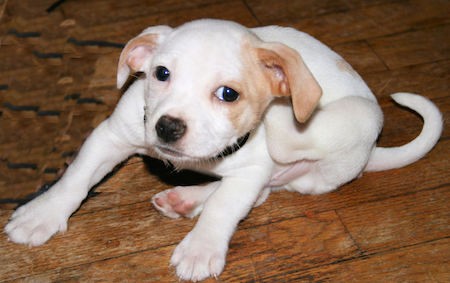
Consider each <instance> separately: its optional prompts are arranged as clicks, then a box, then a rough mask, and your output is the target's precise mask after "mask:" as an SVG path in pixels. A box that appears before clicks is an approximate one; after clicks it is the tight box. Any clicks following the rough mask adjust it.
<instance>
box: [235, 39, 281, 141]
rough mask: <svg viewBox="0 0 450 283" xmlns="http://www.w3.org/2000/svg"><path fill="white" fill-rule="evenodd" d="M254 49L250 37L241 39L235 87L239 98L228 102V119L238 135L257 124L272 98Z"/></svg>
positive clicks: (268, 82) (269, 86)
mask: <svg viewBox="0 0 450 283" xmlns="http://www.w3.org/2000/svg"><path fill="white" fill-rule="evenodd" d="M255 50H256V49H255V48H254V47H253V45H252V44H251V39H246V40H244V41H243V44H242V47H241V54H240V55H241V60H242V61H241V62H242V70H241V76H242V81H241V82H239V86H238V87H237V89H239V91H240V97H239V100H237V101H236V102H234V103H233V104H230V107H229V109H228V111H229V112H228V116H229V119H230V121H231V123H232V124H233V126H234V128H235V129H236V130H237V131H238V134H239V135H243V134H245V133H246V132H247V131H249V130H251V129H253V128H255V127H256V126H257V125H258V124H259V122H260V121H261V118H262V115H263V113H264V111H265V109H266V108H267V106H268V105H269V103H270V101H271V100H272V98H273V97H272V95H271V93H270V89H271V87H272V86H271V85H270V84H271V80H269V79H268V78H267V76H266V75H265V73H264V72H263V71H262V67H261V65H260V64H259V63H258V60H257V54H256V52H255ZM237 89H236V90H237Z"/></svg>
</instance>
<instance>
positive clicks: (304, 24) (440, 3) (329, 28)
mask: <svg viewBox="0 0 450 283" xmlns="http://www.w3.org/2000/svg"><path fill="white" fill-rule="evenodd" d="M433 4H434V5H430V1H427V0H413V1H395V2H393V3H389V4H384V5H373V6H368V7H362V8H357V9H352V10H349V11H345V12H339V13H331V14H325V15H322V16H317V17H313V18H306V19H301V20H298V21H290V22H289V23H290V24H291V25H293V26H294V27H295V28H298V29H300V30H303V31H306V32H308V33H310V34H311V35H313V36H315V37H317V38H318V39H320V40H321V41H323V42H325V43H326V44H328V45H331V46H334V45H337V44H341V43H345V42H351V41H358V40H364V39H370V38H374V37H381V36H387V35H393V34H398V33H401V32H405V31H409V30H411V29H414V28H419V27H422V28H423V27H433V26H439V25H442V24H445V23H448V21H449V18H448V16H447V14H448V13H447V11H448V9H449V8H448V5H449V3H448V1H445V0H435V1H433ZM424 11H426V13H424ZM276 24H283V21H280V22H276Z"/></svg>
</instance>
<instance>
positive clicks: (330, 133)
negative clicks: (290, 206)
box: [286, 96, 382, 194]
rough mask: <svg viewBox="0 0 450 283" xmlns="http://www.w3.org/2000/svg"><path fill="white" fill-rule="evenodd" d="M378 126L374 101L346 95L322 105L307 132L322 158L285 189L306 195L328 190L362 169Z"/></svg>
mask: <svg viewBox="0 0 450 283" xmlns="http://www.w3.org/2000/svg"><path fill="white" fill-rule="evenodd" d="M381 126H382V113H381V110H380V108H379V106H378V105H377V104H376V102H375V101H372V100H369V99H366V98H362V97H357V96H348V97H345V98H342V99H340V100H337V101H335V102H332V103H330V104H328V105H326V106H325V107H323V108H322V109H321V110H319V112H318V113H317V114H316V116H315V117H314V118H313V120H312V121H311V124H310V125H309V127H310V128H311V131H310V132H309V134H310V136H311V139H312V140H313V141H314V143H313V144H314V148H315V150H317V151H319V152H321V153H322V157H320V158H319V159H316V160H314V161H313V162H312V164H311V166H310V167H309V169H308V171H307V172H306V173H305V174H303V175H301V176H299V177H298V178H296V179H294V180H293V181H291V182H290V183H289V184H288V185H286V188H287V189H288V190H294V191H298V192H300V193H306V194H321V193H326V192H329V191H332V190H334V189H336V188H337V187H339V186H340V185H342V184H345V183H347V182H349V181H351V180H353V179H354V178H356V177H358V176H359V175H360V174H361V172H362V171H363V169H364V167H365V165H366V164H367V161H368V160H369V156H370V154H371V152H372V148H373V147H374V145H375V142H376V139H377V137H378V134H379V132H380V129H381Z"/></svg>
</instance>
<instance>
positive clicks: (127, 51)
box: [117, 26, 172, 89]
mask: <svg viewBox="0 0 450 283" xmlns="http://www.w3.org/2000/svg"><path fill="white" fill-rule="evenodd" d="M171 30H172V29H171V28H170V27H168V26H155V27H150V28H147V29H146V30H144V31H143V32H142V33H141V34H140V35H138V36H137V37H135V38H133V39H131V40H130V41H128V43H127V44H126V45H125V47H124V48H123V50H122V53H121V54H120V58H119V65H118V67H117V88H119V89H120V88H122V86H123V85H124V84H125V82H126V81H127V79H128V76H129V75H130V74H133V73H135V72H140V71H141V72H142V71H144V67H145V62H146V61H147V60H148V59H150V58H151V56H152V54H153V53H154V51H155V50H156V48H157V47H158V45H159V44H160V43H161V41H162V38H163V37H164V35H165V34H167V33H168V32H169V31H171Z"/></svg>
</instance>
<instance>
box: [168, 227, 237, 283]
mask: <svg viewBox="0 0 450 283" xmlns="http://www.w3.org/2000/svg"><path fill="white" fill-rule="evenodd" d="M227 249H228V247H227V244H226V242H225V245H224V244H223V243H222V242H220V241H217V239H213V238H211V237H208V235H205V234H203V235H202V236H201V237H196V236H195V234H194V233H193V232H190V233H189V234H188V235H187V236H186V237H185V238H184V239H183V241H181V243H180V244H179V245H178V246H177V247H176V248H175V251H174V253H173V255H172V258H171V260H170V263H171V265H172V266H175V267H176V272H177V275H178V277H179V278H180V279H182V280H191V281H194V282H195V281H200V280H204V279H206V278H208V277H211V276H212V277H215V278H217V276H219V274H220V273H222V271H223V268H224V266H225V257H226V253H227Z"/></svg>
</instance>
